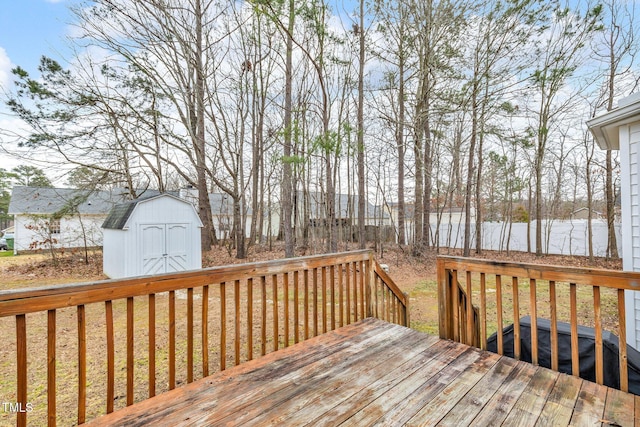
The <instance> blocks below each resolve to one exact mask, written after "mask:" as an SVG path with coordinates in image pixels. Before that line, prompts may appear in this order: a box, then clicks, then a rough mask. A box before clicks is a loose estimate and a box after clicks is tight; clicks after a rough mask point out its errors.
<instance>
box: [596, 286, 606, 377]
mask: <svg viewBox="0 0 640 427" xmlns="http://www.w3.org/2000/svg"><path fill="white" fill-rule="evenodd" d="M593 318H594V322H595V329H596V382H597V383H598V384H603V383H604V369H603V367H604V365H603V360H602V357H603V356H602V354H603V353H602V317H601V313H600V286H594V287H593Z"/></svg>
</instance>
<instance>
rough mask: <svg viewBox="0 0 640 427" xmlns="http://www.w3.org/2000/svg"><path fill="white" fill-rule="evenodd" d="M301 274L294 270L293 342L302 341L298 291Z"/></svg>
mask: <svg viewBox="0 0 640 427" xmlns="http://www.w3.org/2000/svg"><path fill="white" fill-rule="evenodd" d="M299 280H300V275H299V272H298V270H296V271H294V272H293V342H294V344H298V342H299V341H300V325H299V322H300V295H299V293H298V287H299Z"/></svg>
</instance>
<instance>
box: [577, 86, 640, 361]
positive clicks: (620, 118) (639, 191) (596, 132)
mask: <svg viewBox="0 0 640 427" xmlns="http://www.w3.org/2000/svg"><path fill="white" fill-rule="evenodd" d="M587 125H588V126H589V129H590V130H591V133H592V134H593V136H594V137H595V139H596V141H597V142H598V145H599V146H600V148H603V149H606V150H620V187H621V188H620V193H621V202H622V228H621V233H620V234H621V235H622V269H623V270H624V271H640V93H636V94H633V95H631V96H628V97H627V98H624V99H622V100H620V102H619V103H618V107H617V108H615V109H613V110H611V111H608V112H607V113H605V114H602V115H600V116H598V117H595V118H593V119H591V120H589V121H587ZM625 310H626V316H627V319H626V322H627V343H629V344H630V345H631V346H633V347H634V348H636V349H637V350H640V292H638V291H625Z"/></svg>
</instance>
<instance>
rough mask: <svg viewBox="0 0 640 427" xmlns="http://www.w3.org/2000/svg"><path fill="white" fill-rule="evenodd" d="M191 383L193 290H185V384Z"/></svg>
mask: <svg viewBox="0 0 640 427" xmlns="http://www.w3.org/2000/svg"><path fill="white" fill-rule="evenodd" d="M191 382H193V288H187V383H191Z"/></svg>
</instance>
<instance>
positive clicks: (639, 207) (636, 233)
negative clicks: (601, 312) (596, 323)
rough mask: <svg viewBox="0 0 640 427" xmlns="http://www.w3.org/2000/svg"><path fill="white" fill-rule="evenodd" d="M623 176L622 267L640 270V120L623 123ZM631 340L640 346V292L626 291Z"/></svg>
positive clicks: (627, 269) (628, 333)
mask: <svg viewBox="0 0 640 427" xmlns="http://www.w3.org/2000/svg"><path fill="white" fill-rule="evenodd" d="M619 132H620V134H619V135H620V176H621V190H622V195H623V197H622V229H623V230H630V231H631V232H630V233H622V257H623V258H622V266H623V270H625V271H640V159H639V158H638V157H639V156H640V121H638V122H634V123H631V124H628V125H623V126H620V129H619ZM625 293H626V294H625V304H626V307H625V308H626V312H627V325H629V328H628V331H627V341H628V342H629V343H630V344H631V345H632V346H633V347H635V348H636V349H640V292H638V291H625Z"/></svg>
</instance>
